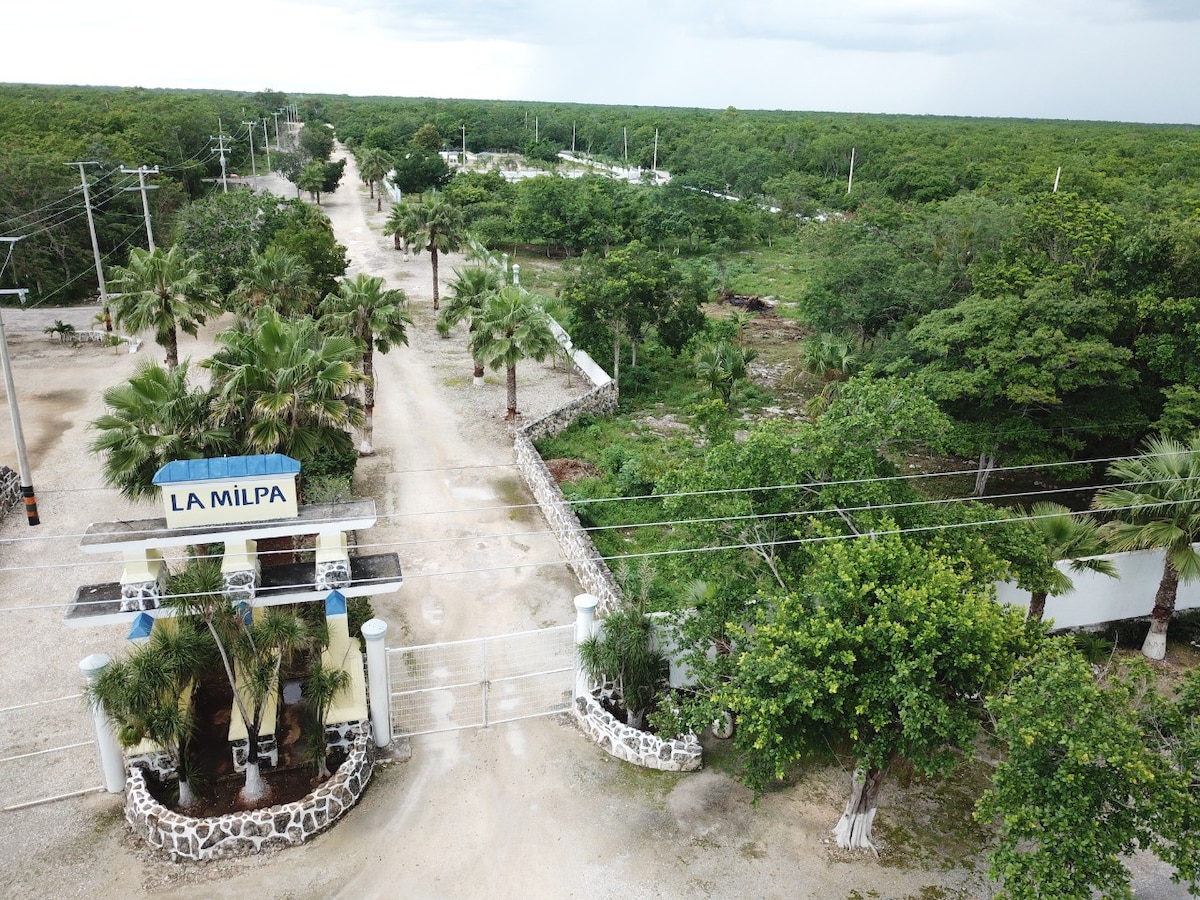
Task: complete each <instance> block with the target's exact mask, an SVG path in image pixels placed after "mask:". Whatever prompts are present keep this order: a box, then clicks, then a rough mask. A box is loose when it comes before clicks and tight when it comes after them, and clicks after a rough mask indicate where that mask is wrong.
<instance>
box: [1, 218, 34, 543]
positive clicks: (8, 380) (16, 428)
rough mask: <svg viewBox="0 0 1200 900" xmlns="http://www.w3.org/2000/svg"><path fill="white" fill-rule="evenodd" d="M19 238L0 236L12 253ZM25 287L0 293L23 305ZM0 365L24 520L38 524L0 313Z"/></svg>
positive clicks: (6, 340) (19, 414)
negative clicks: (23, 503)
mask: <svg viewBox="0 0 1200 900" xmlns="http://www.w3.org/2000/svg"><path fill="white" fill-rule="evenodd" d="M19 240H21V238H19V237H0V242H4V243H7V244H8V252H9V253H10V254H11V253H12V248H13V244H15V243H16V242H17V241H19ZM28 293H29V291H28V290H26V289H25V288H8V289H4V290H0V294H16V295H17V296H18V297H19V298H20V300H21V305H22V306H24V305H25V295H26V294H28ZM0 366H3V368H4V387H5V390H7V391H8V411H9V414H10V415H11V417H12V426H13V443H14V444H16V447H17V469H18V474H19V475H20V477H21V497H22V498H23V499H24V500H25V520H26V521H27V522H28V523H29V524H30V525H31V526H32V525H40V524H41V522H42V520H41V519H40V518H39V517H38V508H37V495H36V494H34V492H33V474H32V472H31V471H30V469H29V455H28V454H27V453H26V452H25V434H24V433H23V432H22V431H21V413H20V411H19V410H18V409H17V389H16V387H15V386H14V384H13V376H12V363H11V362H10V361H9V358H8V337H7V336H6V335H5V333H4V316H3V315H0Z"/></svg>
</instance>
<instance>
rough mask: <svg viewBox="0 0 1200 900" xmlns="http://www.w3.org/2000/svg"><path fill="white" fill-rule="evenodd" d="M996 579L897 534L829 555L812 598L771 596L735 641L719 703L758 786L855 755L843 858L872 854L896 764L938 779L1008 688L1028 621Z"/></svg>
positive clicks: (842, 824)
mask: <svg viewBox="0 0 1200 900" xmlns="http://www.w3.org/2000/svg"><path fill="white" fill-rule="evenodd" d="M986 578H987V575H983V577H981V573H978V572H976V571H972V568H971V566H970V564H969V563H966V562H965V561H964V560H961V559H954V558H948V557H944V556H942V555H940V554H938V553H936V552H933V551H930V550H924V549H921V548H920V547H917V546H915V545H914V544H912V543H909V542H906V541H904V540H902V539H901V538H900V537H899V536H897V535H893V534H882V535H878V536H876V537H874V538H858V539H854V540H849V541H838V542H834V543H830V544H828V545H826V546H825V547H823V548H822V549H821V550H819V551H818V553H817V554H816V562H815V565H814V566H813V567H812V569H811V570H810V571H809V573H808V575H807V576H806V579H805V582H804V587H803V590H802V593H797V594H788V595H784V596H780V597H772V598H770V599H768V600H767V601H766V602H765V603H762V604H760V611H759V614H758V615H757V617H756V618H755V620H754V622H753V623H752V625H749V626H747V627H745V628H744V629H739V630H738V631H737V632H736V633H735V635H734V639H733V646H734V647H735V650H734V660H733V666H732V678H731V680H730V682H729V683H728V684H727V685H726V686H724V687H722V688H720V689H719V690H718V697H717V699H718V701H719V702H720V703H721V704H723V705H724V706H726V707H727V708H728V709H730V710H732V711H733V713H734V714H735V715H736V716H737V718H738V731H737V735H736V741H737V746H738V747H739V748H740V749H741V750H742V751H743V752H744V753H745V754H747V761H748V769H747V773H748V777H749V779H750V781H751V783H752V784H753V785H754V786H755V787H756V788H758V789H762V788H763V787H764V786H765V785H766V784H767V783H769V782H770V781H771V780H773V779H779V778H783V777H784V775H785V774H786V772H787V768H788V766H789V765H791V764H792V763H793V762H795V761H796V760H799V759H801V758H804V757H807V756H812V755H821V754H823V753H826V752H828V748H829V747H830V746H831V745H832V746H834V747H839V748H844V749H845V752H847V753H849V754H850V755H851V756H853V757H854V759H855V768H854V776H853V779H852V782H851V784H852V791H851V796H850V799H849V801H848V802H847V804H846V809H845V812H844V813H843V815H842V817H841V819H840V821H839V822H838V824H837V827H836V828H835V829H834V834H835V836H836V840H837V844H838V846H839V847H842V848H844V849H868V848H873V846H874V845H873V843H872V840H871V837H872V823H873V821H874V818H875V813H876V809H877V806H878V797H879V788H880V786H881V785H882V783H883V780H884V778H885V776H886V775H887V772H888V769H889V768H890V767H891V766H892V765H894V764H895V763H897V762H898V761H900V760H905V761H907V762H908V763H909V764H910V765H912V767H913V768H914V769H915V770H916V771H918V772H921V773H922V774H926V775H940V774H944V773H945V772H946V771H948V770H949V769H950V767H951V766H952V765H953V763H954V760H955V751H956V750H957V749H961V750H964V751H967V752H969V751H970V747H971V743H972V741H973V739H974V738H975V736H976V734H977V731H978V726H979V715H980V712H981V706H980V703H979V698H980V697H986V696H988V695H989V694H990V692H991V691H992V690H993V689H994V688H995V687H997V686H999V685H1003V684H1004V683H1006V682H1007V680H1008V678H1009V676H1010V674H1011V672H1012V668H1013V665H1014V663H1015V659H1016V656H1017V653H1018V652H1019V650H1020V649H1021V647H1022V645H1023V643H1024V642H1025V638H1024V626H1023V623H1022V617H1021V615H1020V614H1019V612H1017V611H1016V610H1013V609H1011V608H1008V607H1003V606H1001V605H1000V604H998V603H996V601H995V597H994V593H993V591H992V589H991V586H990V584H988V583H986Z"/></svg>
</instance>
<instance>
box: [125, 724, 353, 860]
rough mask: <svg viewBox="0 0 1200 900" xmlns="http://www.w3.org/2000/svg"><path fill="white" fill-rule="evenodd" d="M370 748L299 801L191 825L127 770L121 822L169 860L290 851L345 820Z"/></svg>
mask: <svg viewBox="0 0 1200 900" xmlns="http://www.w3.org/2000/svg"><path fill="white" fill-rule="evenodd" d="M374 766H375V763H374V755H373V744H372V743H371V740H370V739H369V737H368V736H366V735H363V736H360V738H359V739H358V740H357V741H355V743H354V745H353V746H352V747H351V748H350V752H349V754H348V755H347V757H346V761H345V762H344V763H342V765H341V767H340V768H339V769H338V771H337V773H336V774H335V775H334V776H333V777H332V778H330V779H329V780H328V781H327V782H325V783H324V784H323V785H321V786H320V787H319V788H317V789H316V790H315V791H313V792H312V793H311V794H309V795H308V796H307V797H305V798H304V799H302V800H297V801H296V802H294V803H286V804H282V805H280V806H271V807H267V808H266V809H257V810H254V811H253V812H243V813H234V814H232V815H228V816H214V817H211V818H204V819H195V818H192V817H190V816H185V815H182V814H181V813H177V812H174V811H173V810H170V809H167V808H166V807H165V806H163V805H162V804H161V803H159V802H158V801H157V800H155V799H154V797H152V796H151V795H150V792H149V790H147V788H146V775H145V772H144V771H143V770H142V769H141V768H136V767H135V768H132V769H131V770H130V772H129V780H128V782H127V784H126V790H125V821H127V822H128V823H129V827H130V828H131V829H132V830H133V831H134V833H135V834H138V835H140V836H141V837H142V838H144V839H145V841H146V843H148V844H149V845H150V846H151V847H153V848H155V849H156V850H160V851H162V852H163V853H165V854H167V855H168V856H169V857H171V859H173V860H182V859H195V860H202V859H221V858H225V857H230V856H245V855H247V854H250V853H259V852H261V851H263V850H270V849H275V848H278V847H287V846H294V845H296V844H303V843H304V842H305V841H308V840H311V839H312V838H313V837H315V836H316V835H318V834H320V833H321V832H322V831H325V830H326V829H327V828H329V827H330V826H331V825H333V824H334V823H335V822H336V821H337V820H338V819H340V818H341V817H342V816H344V815H345V814H346V813H347V812H348V811H349V810H350V809H351V808H352V807H353V806H354V805H355V804H356V803H358V800H359V798H360V797H361V796H362V793H363V791H364V790H366V787H367V783H368V782H369V781H370V780H371V774H372V773H373V771H374Z"/></svg>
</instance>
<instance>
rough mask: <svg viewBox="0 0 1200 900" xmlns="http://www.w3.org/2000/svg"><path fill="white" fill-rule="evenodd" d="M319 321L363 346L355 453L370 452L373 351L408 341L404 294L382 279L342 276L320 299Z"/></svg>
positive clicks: (363, 275)
mask: <svg viewBox="0 0 1200 900" xmlns="http://www.w3.org/2000/svg"><path fill="white" fill-rule="evenodd" d="M320 312H321V321H322V323H323V324H328V326H329V327H330V328H332V329H333V330H334V331H336V332H337V333H340V334H345V335H349V336H350V337H352V338H354V340H356V341H358V343H359V346H361V347H362V348H363V351H362V361H361V371H362V374H363V440H362V446H361V447H360V448H359V451H358V452H359V455H361V456H370V455H371V454H372V453H374V452H375V449H374V447H372V440H373V438H374V434H373V432H374V425H373V423H374V418H375V351H376V350H378V351H379V352H380V353H387V352H388V351H389V350H391V349H392V347H394V346H399V345H407V344H408V326H409V325H411V324H412V318H411V317H410V316H409V314H408V297H406V296H405V294H404V292H403V291H400V290H389V289H387V288H385V287H384V283H383V279H382V278H379V277H377V276H374V275H365V274H363V273H361V272H360V273H359V274H357V275H355V276H354V277H353V278H344V279H342V282H341V284H339V285H338V291H337V293H336V294H327V295H326V296H325V299H324V300H322V301H321V310H320Z"/></svg>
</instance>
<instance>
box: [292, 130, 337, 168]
mask: <svg viewBox="0 0 1200 900" xmlns="http://www.w3.org/2000/svg"><path fill="white" fill-rule="evenodd" d="M300 150H301V152H302V153H304V155H305V156H307V157H308V158H309V159H311V160H314V161H316V162H324V161H325V160H327V159H329V156H330V154H331V153H333V129H332V128H330V127H329V126H327V125H325V124H324V123H323V122H305V123H304V125H303V126H302V127H301V128H300Z"/></svg>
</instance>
